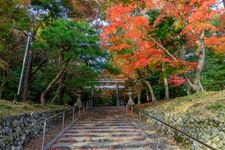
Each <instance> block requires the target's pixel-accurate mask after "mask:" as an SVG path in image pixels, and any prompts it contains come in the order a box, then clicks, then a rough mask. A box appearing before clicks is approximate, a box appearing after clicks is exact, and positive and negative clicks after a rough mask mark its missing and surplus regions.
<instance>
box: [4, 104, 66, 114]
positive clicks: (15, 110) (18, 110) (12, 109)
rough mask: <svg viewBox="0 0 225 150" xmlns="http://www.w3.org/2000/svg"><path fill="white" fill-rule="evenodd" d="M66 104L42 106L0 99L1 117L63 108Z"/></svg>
mask: <svg viewBox="0 0 225 150" xmlns="http://www.w3.org/2000/svg"><path fill="white" fill-rule="evenodd" d="M63 108H64V106H60V105H46V106H42V105H40V104H28V103H22V102H17V103H16V104H13V103H12V102H10V101H6V100H0V117H2V116H5V115H18V114H22V113H30V112H34V111H37V112H43V111H50V110H59V109H63Z"/></svg>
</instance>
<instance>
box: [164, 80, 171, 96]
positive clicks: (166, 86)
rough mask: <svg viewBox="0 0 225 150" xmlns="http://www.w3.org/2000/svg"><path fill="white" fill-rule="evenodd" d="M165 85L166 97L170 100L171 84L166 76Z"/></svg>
mask: <svg viewBox="0 0 225 150" xmlns="http://www.w3.org/2000/svg"><path fill="white" fill-rule="evenodd" d="M164 86H165V99H166V100H168V99H170V95H169V84H168V80H167V78H166V77H164Z"/></svg>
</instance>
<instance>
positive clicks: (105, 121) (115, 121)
mask: <svg viewBox="0 0 225 150" xmlns="http://www.w3.org/2000/svg"><path fill="white" fill-rule="evenodd" d="M93 122H101V123H130V122H129V121H125V120H124V121H117V120H86V119H85V120H79V121H78V122H76V123H75V124H79V123H80V124H83V123H93Z"/></svg>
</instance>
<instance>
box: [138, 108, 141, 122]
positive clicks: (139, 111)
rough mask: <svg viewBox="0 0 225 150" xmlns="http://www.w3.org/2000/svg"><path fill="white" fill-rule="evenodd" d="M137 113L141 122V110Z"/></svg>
mask: <svg viewBox="0 0 225 150" xmlns="http://www.w3.org/2000/svg"><path fill="white" fill-rule="evenodd" d="M138 114H139V121H140V122H141V112H140V111H139V112H138Z"/></svg>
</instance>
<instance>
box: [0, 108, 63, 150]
mask: <svg viewBox="0 0 225 150" xmlns="http://www.w3.org/2000/svg"><path fill="white" fill-rule="evenodd" d="M61 111H62V110H61ZM58 112H60V110H58V111H49V112H32V113H30V114H21V115H18V116H5V117H3V118H0V150H21V149H23V144H25V143H27V142H29V140H30V139H31V138H33V137H35V136H37V135H39V134H41V133H42V131H43V124H44V120H45V118H48V117H50V116H52V115H54V114H56V113H58ZM60 117H61V116H59V117H58V118H55V119H52V120H51V121H48V122H47V129H48V128H50V127H51V126H53V122H54V121H55V120H57V119H59V118H60Z"/></svg>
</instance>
